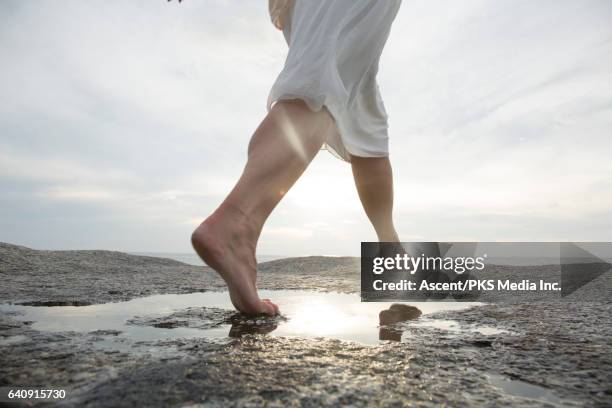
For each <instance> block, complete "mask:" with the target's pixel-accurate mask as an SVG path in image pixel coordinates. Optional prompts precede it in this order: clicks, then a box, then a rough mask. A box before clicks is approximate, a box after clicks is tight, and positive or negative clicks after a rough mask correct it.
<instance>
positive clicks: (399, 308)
mask: <svg viewBox="0 0 612 408" xmlns="http://www.w3.org/2000/svg"><path fill="white" fill-rule="evenodd" d="M419 316H421V311H420V310H419V309H418V308H416V307H414V306H409V305H403V304H401V303H394V304H392V305H391V307H389V309H385V310H381V311H380V313H379V314H378V319H379V322H380V325H381V326H384V325H389V324H395V323H399V322H404V321H406V320H414V319H418V318H419Z"/></svg>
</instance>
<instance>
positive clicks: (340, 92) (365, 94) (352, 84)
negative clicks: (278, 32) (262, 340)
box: [267, 0, 401, 161]
mask: <svg viewBox="0 0 612 408" xmlns="http://www.w3.org/2000/svg"><path fill="white" fill-rule="evenodd" d="M286 4H288V5H289V6H288V7H289V8H288V10H286V21H283V22H282V24H281V23H279V21H278V14H276V15H275V14H274V13H273V11H272V7H271V10H270V13H271V18H272V20H273V22H274V23H275V25H277V27H279V28H281V27H282V30H283V33H284V35H285V39H286V41H287V44H288V45H289V52H288V54H287V59H286V61H285V66H284V68H283V70H282V71H281V73H280V74H279V76H278V78H277V79H276V82H275V83H274V85H273V86H272V89H271V90H270V94H269V96H268V104H267V107H268V110H270V109H271V108H272V106H273V105H274V103H275V102H277V101H279V100H282V99H302V100H303V101H304V102H305V103H306V104H307V105H308V107H309V108H310V109H311V110H313V111H319V110H320V109H322V108H323V107H324V106H325V107H326V108H327V110H328V111H329V113H330V114H331V115H332V116H333V118H334V120H335V123H336V129H337V132H334V134H333V135H331V136H330V137H329V138H328V139H327V141H326V147H327V149H328V150H330V151H332V152H333V153H335V154H336V155H337V156H339V157H340V158H342V159H344V160H346V161H350V155H353V156H361V157H385V156H388V154H389V149H388V133H387V128H388V124H387V123H388V121H387V112H386V110H385V106H384V103H383V100H382V98H381V96H380V91H379V88H378V84H377V82H376V73H377V72H378V62H379V59H380V55H381V53H382V50H383V47H384V45H385V43H386V41H387V37H388V36H389V31H390V29H391V24H392V22H393V20H394V19H395V16H396V14H397V11H398V10H399V7H400V4H401V0H333V1H327V0H293V1H290V2H286ZM276 13H278V10H276Z"/></svg>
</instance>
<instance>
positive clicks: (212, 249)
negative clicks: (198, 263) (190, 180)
mask: <svg viewBox="0 0 612 408" xmlns="http://www.w3.org/2000/svg"><path fill="white" fill-rule="evenodd" d="M333 126H335V125H334V122H333V119H332V117H331V115H330V114H329V113H328V112H327V110H326V109H322V110H321V111H319V112H313V111H311V110H310V109H309V108H308V107H307V106H306V104H305V103H304V102H303V101H301V100H291V101H280V102H278V103H277V104H275V105H274V107H273V108H272V109H271V111H270V112H269V113H268V115H267V116H266V118H265V119H264V120H263V122H262V123H261V124H260V125H259V127H258V128H257V130H256V131H255V134H254V135H253V137H252V138H251V142H250V144H249V150H248V160H247V164H246V166H245V168H244V171H243V173H242V175H241V176H240V179H239V180H238V182H237V183H236V185H235V187H234V188H233V189H232V191H231V192H230V193H229V195H228V196H227V198H226V199H225V200H224V201H223V203H221V205H220V206H219V208H217V209H216V210H215V212H214V213H213V214H211V215H210V216H209V217H208V218H207V219H206V220H205V221H204V222H203V223H202V224H201V225H200V226H199V227H198V228H197V229H196V230H195V231H194V232H193V234H192V237H191V241H192V243H193V247H194V249H195V250H196V252H197V253H198V255H200V257H201V258H202V259H203V260H204V262H206V264H208V265H209V266H210V267H211V268H213V269H215V270H216V271H217V272H218V273H219V274H220V275H221V277H222V278H223V279H224V280H225V282H226V283H227V286H228V290H229V292H230V297H231V299H232V303H233V304H234V306H235V307H236V308H237V309H238V310H240V311H242V312H245V313H268V314H275V313H277V312H278V307H277V306H276V305H274V304H273V303H272V302H270V301H269V300H267V299H265V300H263V301H262V300H261V299H260V298H259V295H258V294H257V285H256V279H257V261H256V259H255V249H256V247H257V240H258V239H259V235H260V233H261V230H262V228H263V225H264V223H265V221H266V219H267V218H268V216H269V215H270V213H271V212H272V210H273V209H274V207H275V206H276V205H277V204H278V203H279V201H280V200H281V198H282V197H283V196H284V195H285V193H286V192H287V191H288V190H289V189H290V188H291V186H292V185H293V184H294V183H295V182H296V180H297V179H298V178H299V177H300V176H301V175H302V173H303V172H304V170H305V169H306V167H308V165H309V164H310V162H311V161H312V159H313V158H314V157H315V155H316V154H317V152H318V151H319V149H320V148H321V145H322V144H323V142H324V141H325V139H326V138H327V132H329V131H331V129H332V128H333Z"/></svg>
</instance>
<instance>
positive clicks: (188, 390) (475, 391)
mask: <svg viewBox="0 0 612 408" xmlns="http://www.w3.org/2000/svg"><path fill="white" fill-rule="evenodd" d="M39 252H40V253H39ZM326 265H327V266H326ZM261 270H262V272H260V275H261V279H262V281H263V282H265V284H264V285H262V286H263V287H266V288H269V289H287V288H300V289H309V288H314V287H318V289H322V290H338V289H342V290H344V291H346V292H353V291H356V290H357V288H358V285H359V282H358V277H359V275H358V271H359V264H358V262H357V260H355V259H351V258H339V259H338V258H331V259H330V258H323V257H316V258H306V259H301V258H298V259H289V260H282V261H276V262H273V263H268V264H264V265H263V266H262V268H261ZM0 275H1V276H0V277H1V278H2V282H3V285H2V286H0V301H1V302H2V303H8V302H13V303H17V302H75V301H79V302H91V303H102V302H108V301H118V300H127V299H130V298H134V297H137V296H144V295H146V294H152V293H176V292H179V293H186V292H190V291H193V290H195V289H197V290H208V289H215V288H218V287H220V285H221V283H220V282H219V280H218V279H217V278H216V277H214V275H212V274H210V273H209V272H206V271H205V270H204V268H198V267H192V266H188V265H184V264H181V263H178V262H175V261H170V260H159V259H156V258H147V257H136V256H131V255H126V254H119V253H114V252H104V251H62V252H47V251H32V250H29V249H24V248H21V247H14V246H10V245H5V244H2V245H1V246H0ZM583 289H584V290H586V288H583ZM183 291H184V292H183ZM111 292H112V293H111ZM611 314H612V305H611V304H609V303H608V304H605V303H595V302H590V303H589V302H584V303H580V302H575V303H561V302H558V303H531V304H523V305H520V304H519V305H503V304H499V305H486V306H482V307H475V308H472V309H469V310H463V311H455V312H441V313H438V314H436V315H426V316H421V317H420V318H419V319H418V320H417V321H413V320H408V321H405V322H399V323H396V324H394V325H392V326H389V327H388V329H389V330H391V331H393V332H394V333H399V334H400V336H402V342H393V341H389V342H382V343H381V344H380V345H378V346H364V345H360V344H357V343H351V342H343V341H339V340H334V339H324V338H321V339H311V340H305V339H299V338H283V337H271V336H267V335H265V334H262V332H260V331H257V330H252V328H253V327H263V326H266V325H274V324H280V323H281V322H280V321H275V320H266V319H253V318H245V317H242V316H236V315H235V314H233V313H231V312H227V311H224V310H221V309H214V308H191V309H186V310H184V311H178V312H173V313H170V314H168V315H167V316H162V317H159V318H155V319H147V318H145V317H143V318H140V319H136V318H135V319H134V321H133V322H131V323H132V324H134V325H144V326H153V327H155V324H161V325H162V327H163V325H164V324H166V325H168V326H172V325H173V324H174V323H176V322H181V323H176V324H177V325H182V326H177V327H214V326H215V325H221V324H227V322H231V323H232V329H233V328H234V325H236V326H238V327H242V329H244V328H247V329H245V331H244V332H241V333H240V335H239V336H234V337H230V338H229V339H227V340H225V341H213V340H206V339H203V338H193V339H173V340H161V341H154V342H153V341H140V342H135V343H134V342H133V343H125V345H124V347H121V344H122V343H121V336H120V333H119V332H117V331H113V330H94V331H91V332H87V333H83V332H60V333H50V332H40V331H36V330H34V329H33V328H32V325H31V322H27V321H20V320H19V315H16V314H14V313H4V314H1V315H0V347H1V349H2V353H1V354H0V386H16V387H17V386H20V387H25V386H54V387H57V388H65V389H66V390H67V394H68V395H69V397H70V398H69V399H68V400H67V401H64V402H63V403H62V404H61V405H62V406H90V407H98V406H99V407H121V406H134V405H146V406H154V407H155V406H159V407H165V406H181V407H184V406H261V405H266V406H279V407H285V406H289V407H290V406H307V407H308V406H312V407H315V406H342V405H352V406H367V405H378V406H390V407H391V406H398V407H399V406H405V405H409V406H422V407H437V406H440V405H447V406H467V405H471V406H502V407H503V406H524V407H543V406H552V405H551V403H549V402H546V400H535V399H526V398H522V397H520V396H519V395H513V394H512V393H509V392H507V391H505V390H503V389H502V388H500V387H498V386H496V385H494V383H493V382H492V381H491V380H490V376H491V375H499V376H503V377H504V378H507V379H509V380H516V381H523V382H525V383H528V384H532V385H534V386H539V387H542V389H544V390H548V391H550V392H552V393H553V394H554V395H555V396H556V397H558V400H556V402H555V404H556V405H561V406H592V407H600V406H601V407H603V406H610V401H611V400H612V386H611V384H612V381H611V379H612V378H611V374H612V357H611V356H612V353H611V352H612V332H611V328H610V316H611ZM436 319H452V320H454V321H457V322H459V324H460V327H461V328H466V329H467V328H470V327H472V326H492V327H496V328H499V329H503V330H504V331H503V332H501V333H497V334H494V335H484V334H480V333H478V332H475V331H471V330H462V329H460V330H459V331H446V330H441V329H436V328H435V327H431V326H426V325H422V324H417V323H418V322H421V323H422V322H427V321H435V320H436ZM173 322H174V323H173ZM263 332H265V330H263ZM402 333H403V334H402ZM117 342H118V343H117ZM118 345H119V346H118Z"/></svg>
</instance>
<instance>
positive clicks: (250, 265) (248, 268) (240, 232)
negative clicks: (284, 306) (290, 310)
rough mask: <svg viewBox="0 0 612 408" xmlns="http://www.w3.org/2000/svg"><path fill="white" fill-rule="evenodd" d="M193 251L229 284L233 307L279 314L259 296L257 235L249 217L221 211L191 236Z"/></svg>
mask: <svg viewBox="0 0 612 408" xmlns="http://www.w3.org/2000/svg"><path fill="white" fill-rule="evenodd" d="M191 243H192V244H193V248H194V249H195V251H196V252H197V253H198V255H199V256H200V258H202V260H203V261H204V262H206V264H207V265H208V266H210V267H211V268H213V269H214V270H216V271H217V272H218V273H219V275H221V277H222V278H223V280H224V281H225V283H227V288H228V290H229V294H230V298H231V300H232V304H233V305H234V307H235V308H236V309H238V310H239V311H241V312H243V313H248V314H260V313H265V314H269V315H275V314H277V313H278V306H276V305H275V304H274V303H272V302H271V301H270V299H263V300H262V299H260V298H259V295H258V294H257V285H256V281H257V261H256V259H255V247H256V245H257V232H256V230H255V229H254V228H251V227H250V224H249V221H248V219H247V217H246V215H245V214H243V213H242V212H240V211H238V210H233V209H225V208H219V209H217V211H215V212H214V213H213V214H212V215H211V216H210V217H208V218H207V219H206V220H205V221H204V222H203V223H202V224H200V226H199V227H198V228H196V230H195V231H194V232H193V234H192V236H191Z"/></svg>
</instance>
